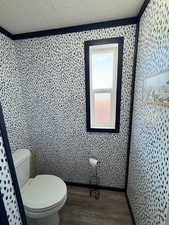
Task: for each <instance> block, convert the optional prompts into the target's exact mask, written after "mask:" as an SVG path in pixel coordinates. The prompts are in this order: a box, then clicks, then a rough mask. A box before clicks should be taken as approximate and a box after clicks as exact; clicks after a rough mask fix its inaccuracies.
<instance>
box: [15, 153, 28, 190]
mask: <svg viewBox="0 0 169 225" xmlns="http://www.w3.org/2000/svg"><path fill="white" fill-rule="evenodd" d="M12 156H13V161H14V165H15V170H16V175H17V178H18V183H19V187H20V189H22V187H23V186H24V185H25V184H26V183H27V181H28V180H29V178H30V172H31V152H30V150H28V149H18V150H16V151H15V152H14V153H13V154H12Z"/></svg>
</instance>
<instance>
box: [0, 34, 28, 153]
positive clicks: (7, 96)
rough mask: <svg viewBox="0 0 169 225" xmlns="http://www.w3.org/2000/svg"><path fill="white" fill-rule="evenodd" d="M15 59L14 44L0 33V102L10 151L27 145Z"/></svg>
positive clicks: (24, 111)
mask: <svg viewBox="0 0 169 225" xmlns="http://www.w3.org/2000/svg"><path fill="white" fill-rule="evenodd" d="M16 59H17V58H16V50H15V45H14V42H13V41H12V40H10V39H9V38H8V37H6V36H4V35H3V34H1V33H0V102H1V104H2V107H3V111H4V117H5V122H6V127H7V131H8V136H9V141H10V145H11V150H12V151H15V150H16V149H17V148H22V147H23V146H25V145H26V146H28V143H29V136H28V133H27V119H26V106H25V100H24V99H23V96H22V87H21V82H20V80H19V75H18V65H17V61H16Z"/></svg>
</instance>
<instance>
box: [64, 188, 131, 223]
mask: <svg viewBox="0 0 169 225" xmlns="http://www.w3.org/2000/svg"><path fill="white" fill-rule="evenodd" d="M100 192H101V193H100V195H101V196H100V200H95V198H94V197H93V198H90V197H89V190H88V189H87V188H81V187H73V186H69V187H68V200H67V202H66V204H65V206H64V207H63V209H62V210H61V212H60V215H61V225H132V221H131V217H130V214H129V210H128V206H127V202H126V199H125V195H124V193H120V192H112V191H105V190H101V191H100Z"/></svg>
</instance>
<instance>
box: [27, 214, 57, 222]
mask: <svg viewBox="0 0 169 225" xmlns="http://www.w3.org/2000/svg"><path fill="white" fill-rule="evenodd" d="M27 222H28V225H59V224H60V218H59V214H58V213H56V214H54V215H52V216H48V217H44V218H39V219H33V218H30V217H27Z"/></svg>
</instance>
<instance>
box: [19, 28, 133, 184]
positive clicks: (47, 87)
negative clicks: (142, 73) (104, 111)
mask: <svg viewBox="0 0 169 225" xmlns="http://www.w3.org/2000/svg"><path fill="white" fill-rule="evenodd" d="M135 30H136V26H135V25H128V26H121V27H120V26H119V27H114V28H107V29H99V30H92V31H85V32H79V33H70V34H63V35H57V36H49V37H42V38H34V39H27V40H18V41H15V47H16V52H17V62H18V69H19V76H20V81H21V85H22V90H23V98H24V100H25V102H26V110H27V120H28V133H29V136H30V140H31V143H30V144H31V149H32V150H33V152H36V153H37V156H38V158H39V165H38V167H39V173H53V174H56V175H58V176H60V177H61V178H63V179H64V180H65V181H69V182H78V183H89V175H90V172H91V171H90V168H89V165H88V159H89V157H91V156H92V157H96V158H98V159H99V160H100V161H101V168H100V170H99V175H100V180H101V183H100V184H101V185H104V186H113V187H119V188H124V183H125V170H126V156H127V141H128V130H129V110H130V99H131V97H130V92H131V82H132V67H133V55H134V41H135ZM119 36H123V37H124V39H125V40H124V59H123V62H124V66H123V78H122V82H123V83H122V101H121V127H120V133H119V134H108V133H87V132H86V105H85V71H84V41H86V40H92V39H103V38H111V37H119Z"/></svg>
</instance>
